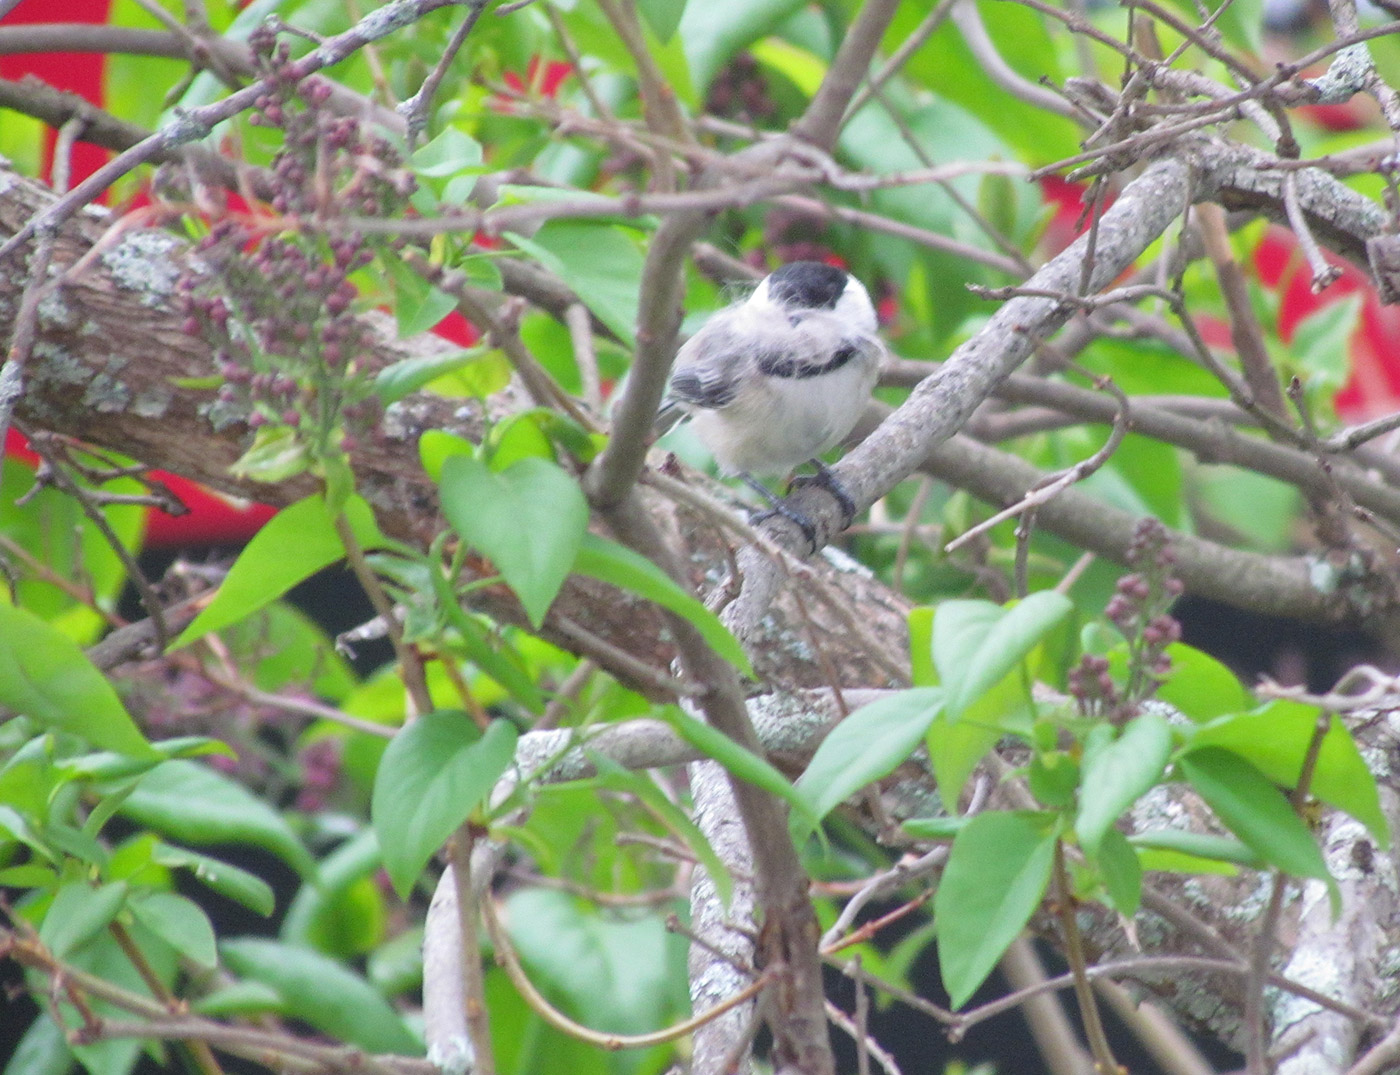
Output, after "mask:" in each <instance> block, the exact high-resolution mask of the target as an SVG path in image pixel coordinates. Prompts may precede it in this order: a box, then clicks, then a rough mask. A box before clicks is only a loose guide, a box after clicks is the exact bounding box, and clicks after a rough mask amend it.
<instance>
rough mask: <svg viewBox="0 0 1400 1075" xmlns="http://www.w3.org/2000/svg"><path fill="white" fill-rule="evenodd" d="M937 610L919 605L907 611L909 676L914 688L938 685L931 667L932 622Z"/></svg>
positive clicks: (935, 673) (935, 674)
mask: <svg viewBox="0 0 1400 1075" xmlns="http://www.w3.org/2000/svg"><path fill="white" fill-rule="evenodd" d="M936 611H937V610H936V609H934V608H932V607H930V606H928V605H920V606H918V607H917V608H911V609H910V610H909V616H908V620H909V676H910V679H912V680H913V682H914V686H916V687H934V686H937V685H938V671H937V669H935V668H934V666H933V620H934V614H935V612H936Z"/></svg>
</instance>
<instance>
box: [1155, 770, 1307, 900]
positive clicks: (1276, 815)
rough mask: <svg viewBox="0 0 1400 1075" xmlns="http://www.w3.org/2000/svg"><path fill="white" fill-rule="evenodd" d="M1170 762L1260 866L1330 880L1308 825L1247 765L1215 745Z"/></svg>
mask: <svg viewBox="0 0 1400 1075" xmlns="http://www.w3.org/2000/svg"><path fill="white" fill-rule="evenodd" d="M1176 764H1177V767H1178V768H1179V769H1180V770H1181V772H1182V775H1184V776H1185V777H1186V779H1187V780H1189V781H1190V782H1191V786H1192V787H1193V788H1195V789H1196V791H1197V793H1198V794H1199V795H1200V796H1201V798H1202V799H1204V800H1205V801H1206V804H1207V805H1208V806H1210V808H1211V809H1212V810H1214V811H1215V814H1216V816H1217V817H1219V818H1220V820H1221V821H1223V822H1224V823H1225V826H1226V827H1227V828H1228V829H1229V830H1230V831H1231V832H1233V833H1234V834H1235V835H1236V836H1238V837H1239V838H1240V839H1241V840H1243V841H1244V842H1245V843H1246V844H1248V845H1249V846H1250V847H1252V848H1253V849H1254V850H1255V851H1257V852H1258V853H1259V854H1260V856H1261V857H1262V858H1263V859H1264V861H1265V862H1267V863H1269V864H1270V865H1272V866H1277V867H1278V868H1279V869H1280V870H1283V871H1284V872H1285V873H1290V874H1292V875H1293V876H1295V877H1316V878H1321V879H1325V880H1328V881H1331V876H1330V875H1329V874H1328V872H1327V864H1326V863H1325V862H1323V860H1322V852H1321V851H1319V850H1318V847H1317V841H1316V840H1314V839H1313V835H1312V833H1311V832H1309V831H1308V827H1307V826H1306V825H1304V824H1303V822H1302V819H1300V818H1299V817H1298V815H1297V814H1295V813H1294V812H1293V807H1292V805H1291V804H1290V803H1289V801H1288V800H1287V799H1286V798H1285V797H1284V795H1283V793H1282V792H1281V791H1279V790H1278V788H1276V787H1275V786H1274V785H1273V784H1272V783H1271V782H1270V781H1269V779H1268V778H1267V777H1266V776H1265V775H1264V774H1263V773H1261V772H1260V771H1259V770H1258V769H1256V768H1255V767H1254V766H1253V765H1251V764H1250V763H1249V762H1247V761H1245V759H1243V758H1241V757H1240V756H1239V755H1237V754H1234V753H1231V752H1230V751H1228V750H1222V749H1221V748H1220V747H1202V748H1200V749H1198V750H1192V751H1190V752H1189V753H1187V754H1184V755H1182V756H1181V757H1180V758H1179V759H1178V760H1177V763H1176Z"/></svg>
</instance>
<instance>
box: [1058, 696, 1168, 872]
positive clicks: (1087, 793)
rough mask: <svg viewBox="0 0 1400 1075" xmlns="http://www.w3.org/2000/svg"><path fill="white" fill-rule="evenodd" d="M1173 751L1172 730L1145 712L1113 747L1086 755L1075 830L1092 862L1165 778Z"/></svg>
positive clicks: (1159, 719)
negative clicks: (1125, 814) (1127, 816)
mask: <svg viewBox="0 0 1400 1075" xmlns="http://www.w3.org/2000/svg"><path fill="white" fill-rule="evenodd" d="M1171 748H1172V731H1171V726H1170V725H1169V724H1167V722H1166V720H1164V719H1163V718H1162V717H1161V716H1159V715H1158V714H1156V713H1143V714H1141V715H1140V716H1138V717H1135V718H1133V719H1132V720H1131V721H1129V722H1128V724H1127V725H1126V726H1125V727H1124V728H1123V731H1122V733H1121V734H1120V735H1119V736H1118V738H1117V739H1116V740H1114V741H1113V742H1112V743H1109V744H1108V745H1107V746H1105V747H1104V748H1103V749H1102V750H1097V751H1095V752H1093V753H1092V754H1086V756H1085V759H1084V776H1083V779H1082V781H1081V782H1080V791H1079V815H1078V817H1077V818H1076V819H1075V823H1074V831H1075V834H1076V835H1077V836H1078V837H1079V843H1080V846H1082V847H1083V848H1084V853H1085V854H1086V855H1088V856H1089V857H1090V858H1091V859H1092V858H1094V857H1095V856H1097V855H1098V853H1099V845H1100V843H1101V842H1102V840H1103V838H1104V837H1105V836H1106V835H1107V834H1108V833H1109V832H1112V831H1115V830H1114V828H1113V825H1114V822H1116V821H1117V820H1118V819H1119V817H1121V816H1122V814H1123V812H1124V811H1125V810H1127V809H1128V807H1130V806H1132V804H1133V803H1135V802H1137V800H1138V798H1139V797H1140V796H1142V795H1144V794H1145V793H1146V792H1147V790H1148V789H1149V788H1151V787H1152V786H1153V785H1154V784H1156V783H1157V781H1158V780H1160V779H1161V778H1162V773H1163V772H1164V771H1165V770H1166V767H1167V759H1168V757H1169V756H1170V755H1171Z"/></svg>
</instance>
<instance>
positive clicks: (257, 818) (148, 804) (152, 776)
mask: <svg viewBox="0 0 1400 1075" xmlns="http://www.w3.org/2000/svg"><path fill="white" fill-rule="evenodd" d="M117 812H118V813H119V814H121V815H122V816H124V817H129V818H131V820H133V821H135V822H137V823H138V824H141V825H145V826H146V827H147V828H150V829H154V830H155V831H156V832H158V833H161V834H162V835H164V836H169V837H172V838H173V839H176V840H180V841H182V842H184V843H191V844H197V845H207V844H236V843H246V844H252V845H254V846H255V847H261V848H263V849H264V850H266V851H271V852H272V853H273V854H274V855H276V856H277V857H278V858H280V859H282V861H283V862H285V863H287V864H288V865H289V866H291V867H292V868H293V869H295V870H296V871H297V872H298V873H299V874H301V875H302V876H303V877H310V876H311V875H312V874H313V873H314V872H315V870H316V863H315V861H314V860H313V859H312V858H311V856H310V855H309V854H308V853H307V850H306V848H305V847H303V846H302V843H301V841H300V840H299V839H297V835H296V833H295V832H293V831H292V827H291V826H290V825H289V824H287V821H286V819H284V818H283V817H282V815H281V814H279V813H278V812H277V811H276V810H274V809H273V808H272V807H270V806H268V805H267V803H265V802H263V800H261V799H259V798H257V797H256V796H255V795H253V794H252V793H251V792H249V791H248V790H247V789H246V788H245V787H243V785H242V784H239V783H237V782H236V781H233V780H230V779H229V778H228V777H226V776H224V775H222V774H221V773H217V772H215V771H214V770H213V769H210V768H209V767H208V766H205V765H200V764H198V763H197V762H192V761H168V762H166V763H165V764H163V765H158V766H156V768H154V769H152V770H151V771H150V772H149V773H147V774H146V775H145V776H143V777H142V778H141V779H140V780H139V781H138V782H137V784H136V787H135V788H134V789H133V790H132V792H131V794H130V795H128V796H127V798H126V801H125V802H124V803H122V804H121V806H120V807H119V808H118V810H117Z"/></svg>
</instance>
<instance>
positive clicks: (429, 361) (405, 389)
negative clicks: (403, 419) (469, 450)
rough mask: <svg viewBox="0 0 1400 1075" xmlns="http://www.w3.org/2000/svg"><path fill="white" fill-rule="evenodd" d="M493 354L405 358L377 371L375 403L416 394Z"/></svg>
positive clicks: (478, 350)
mask: <svg viewBox="0 0 1400 1075" xmlns="http://www.w3.org/2000/svg"><path fill="white" fill-rule="evenodd" d="M494 353H495V352H494V351H492V349H491V348H489V347H469V348H466V349H464V350H461V351H448V352H447V353H446V354H441V355H425V356H422V357H420V358H405V359H402V360H400V361H398V362H395V363H394V364H393V365H392V366H385V367H384V368H383V369H382V370H380V371H379V373H378V374H377V375H376V376H375V378H374V391H375V394H376V395H378V396H379V402H380V403H383V404H384V405H385V406H388V405H389V404H390V403H394V402H397V401H398V400H401V399H403V398H404V396H406V395H408V394H409V393H410V392H417V391H418V390H419V389H420V388H422V387H423V386H424V385H426V384H428V383H429V382H430V381H435V380H437V378H439V377H442V376H443V375H445V374H448V373H455V372H457V371H458V370H460V369H465V368H466V367H467V366H470V365H471V364H472V363H473V362H480V361H481V360H482V359H483V358H486V357H487V356H488V355H491V354H494ZM425 436H426V434H425Z"/></svg>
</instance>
